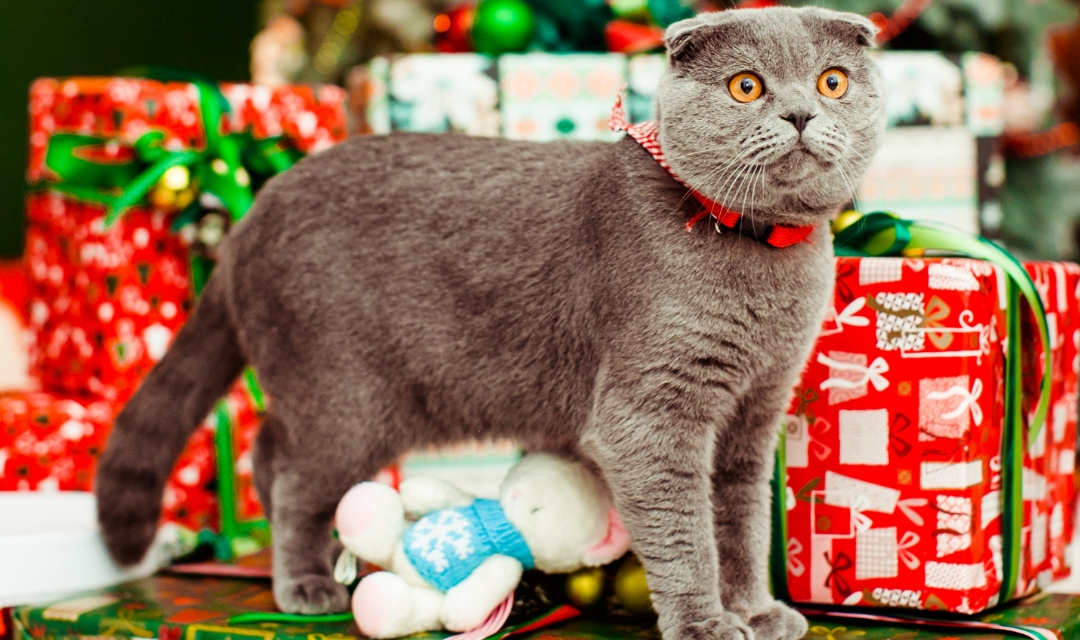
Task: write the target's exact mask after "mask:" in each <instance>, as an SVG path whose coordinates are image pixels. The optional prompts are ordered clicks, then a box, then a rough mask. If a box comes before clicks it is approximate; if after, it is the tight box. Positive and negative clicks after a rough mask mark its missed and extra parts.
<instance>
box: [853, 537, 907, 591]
mask: <svg viewBox="0 0 1080 640" xmlns="http://www.w3.org/2000/svg"><path fill="white" fill-rule="evenodd" d="M855 549H856V553H855V577H856V578H857V579H859V580H867V579H870V578H895V577H896V576H897V573H898V571H897V556H898V554H899V545H897V542H896V527H882V528H880V529H868V530H866V531H860V532H859V533H858V534H857V535H856V536H855Z"/></svg>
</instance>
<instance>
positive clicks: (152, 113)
mask: <svg viewBox="0 0 1080 640" xmlns="http://www.w3.org/2000/svg"><path fill="white" fill-rule="evenodd" d="M222 92H223V94H224V95H225V96H226V98H228V99H229V101H230V104H231V108H232V112H233V113H232V115H231V116H227V117H226V119H225V121H224V122H223V123H222V127H223V129H225V130H231V131H234V132H242V131H248V132H250V133H251V134H252V135H254V136H255V137H256V138H265V137H268V136H285V138H286V140H287V141H288V143H289V144H291V145H292V146H295V147H296V148H297V149H299V150H300V151H303V152H305V153H310V152H315V151H319V150H322V149H325V148H327V147H329V146H331V145H332V144H334V143H336V142H339V141H341V140H343V139H344V138H345V135H346V125H345V110H344V100H345V93H344V91H343V90H341V89H338V88H336V87H330V86H314V87H313V86H297V87H281V88H274V89H271V88H268V87H258V86H250V85H223V86H222ZM30 98H31V102H30V128H31V133H30V161H29V166H28V170H27V176H28V179H29V180H30V182H32V183H37V182H39V181H42V180H46V181H47V180H49V179H51V178H52V175H51V172H50V170H49V169H48V168H47V167H46V166H45V163H44V161H45V155H46V152H47V150H48V144H49V140H50V138H51V136H52V135H53V134H55V133H60V132H68V133H81V134H89V135H97V136H108V137H114V138H115V139H116V140H117V141H118V143H120V144H117V145H115V147H110V146H108V145H106V147H105V148H104V149H103V150H101V154H102V155H103V157H105V158H107V157H108V156H109V154H113V155H114V156H116V157H120V156H122V155H123V154H124V153H126V150H125V149H126V148H125V147H124V146H123V145H127V144H131V143H133V142H134V141H135V140H136V139H137V138H138V137H139V136H140V135H142V134H143V133H145V132H146V131H147V130H148V129H155V130H160V131H163V132H165V134H166V140H165V145H166V146H167V147H169V148H184V147H199V146H200V145H202V144H203V142H204V141H203V134H202V130H203V123H202V120H201V115H200V113H199V102H198V92H197V91H196V90H195V89H194V87H193V86H192V85H188V84H185V83H161V82H157V81H153V80H144V79H133V78H73V79H67V80H57V79H51V78H46V79H42V80H38V81H37V82H35V83H34V85H33V87H32V88H31V92H30ZM104 214H105V211H104V208H103V207H101V206H98V205H93V204H86V203H81V202H78V201H76V200H74V199H72V198H69V197H67V196H64V195H61V194H59V193H57V192H39V193H35V194H33V195H32V196H31V197H30V198H29V199H28V202H27V221H28V229H27V258H28V261H29V266H30V274H31V280H32V285H31V309H32V312H31V316H30V322H31V328H32V329H33V330H34V331H35V333H36V340H35V346H34V348H33V349H32V353H31V364H32V368H33V370H34V372H35V373H36V374H37V375H38V376H39V377H40V378H41V381H42V384H43V385H44V387H45V388H48V389H53V390H57V391H63V392H65V393H71V394H85V393H90V394H92V395H94V396H99V397H103V398H106V399H109V400H116V401H118V402H123V401H125V400H127V399H128V398H129V397H131V395H132V393H134V391H135V388H136V387H137V385H138V382H139V381H140V380H141V379H142V377H143V376H144V375H146V373H147V372H148V371H149V369H150V368H151V367H152V366H153V365H154V363H155V362H156V361H157V360H158V359H159V358H160V357H161V355H162V354H163V353H164V351H165V349H166V347H167V346H168V344H169V343H170V342H171V340H172V337H173V335H175V333H176V330H177V329H178V328H179V327H180V325H181V324H183V321H184V320H185V319H186V317H187V312H188V310H189V308H190V306H191V283H190V273H189V267H188V251H187V247H186V246H185V244H184V243H183V242H182V241H181V239H180V238H179V237H178V236H177V235H176V234H175V233H173V232H172V230H171V226H172V223H173V220H174V217H175V215H176V212H175V211H171V212H170V211H161V210H156V209H153V208H134V209H132V210H129V211H128V212H127V213H125V214H124V216H123V218H121V220H120V221H119V222H117V223H116V224H115V225H113V226H112V227H111V228H109V229H105V227H104V222H103V220H104Z"/></svg>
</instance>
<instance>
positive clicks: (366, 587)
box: [352, 573, 401, 638]
mask: <svg viewBox="0 0 1080 640" xmlns="http://www.w3.org/2000/svg"><path fill="white" fill-rule="evenodd" d="M380 575H381V574H378V573H373V574H371V575H369V576H368V577H366V578H364V579H363V580H361V581H360V584H358V585H357V586H356V591H354V592H353V597H352V610H353V617H354V618H356V626H357V627H359V628H360V633H363V634H364V635H365V636H367V637H369V638H382V637H384V636H383V635H382V630H383V627H384V626H386V613H387V612H386V604H387V602H386V598H385V597H383V589H382V588H381V587H383V586H385V585H381V584H379V583H380V582H383V580H380V578H379V576H380ZM398 602H401V600H398Z"/></svg>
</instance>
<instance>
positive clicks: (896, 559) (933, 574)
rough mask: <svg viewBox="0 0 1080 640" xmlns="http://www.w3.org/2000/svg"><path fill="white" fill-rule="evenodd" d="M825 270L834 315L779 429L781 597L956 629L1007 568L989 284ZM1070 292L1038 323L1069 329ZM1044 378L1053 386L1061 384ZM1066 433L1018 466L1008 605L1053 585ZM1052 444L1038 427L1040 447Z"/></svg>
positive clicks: (934, 273) (998, 287)
mask: <svg viewBox="0 0 1080 640" xmlns="http://www.w3.org/2000/svg"><path fill="white" fill-rule="evenodd" d="M836 264H837V286H836V290H835V295H834V304H833V306H832V308H831V309H830V312H829V314H828V317H827V319H826V322H825V324H824V326H823V329H822V333H821V334H820V337H819V339H818V343H817V345H816V347H815V350H814V352H813V354H812V355H811V357H810V360H809V361H808V363H807V366H806V370H805V372H804V374H803V378H802V381H801V383H800V386H799V387H798V389H797V390H796V397H795V399H794V401H793V403H792V406H791V409H790V411H789V414H790V415H789V416H788V418H787V420H786V423H785V430H786V438H785V441H786V505H785V506H786V508H787V535H788V537H787V577H788V590H789V592H790V595H791V597H792V599H793V600H795V601H796V602H806V603H823V604H841V603H845V604H851V605H861V606H894V607H909V608H919V609H939V610H949V611H955V612H960V613H972V612H976V611H981V610H983V609H986V608H987V607H990V606H993V604H995V603H996V602H997V599H998V594H999V592H1000V589H1001V582H1002V580H1003V577H1004V573H1005V571H1004V569H1005V567H1004V564H1003V563H1004V562H1007V561H1008V559H1007V555H1006V556H1005V557H1003V551H1005V550H1004V549H1003V535H1002V518H1001V515H1000V514H1001V510H1002V508H1003V505H1002V500H1001V496H1002V493H1001V489H1002V474H1001V464H1002V463H1001V460H1002V458H1001V456H1002V436H1003V433H1002V430H1003V416H1004V406H1003V405H1004V384H1003V381H1004V365H1005V358H1004V356H1005V350H1004V346H1003V341H1002V339H1003V338H1004V336H1005V326H1006V325H1005V307H1006V298H1005V279H1004V275H1003V273H1002V272H1001V270H1000V269H999V268H997V267H994V266H992V265H990V264H989V263H986V262H980V261H974V260H963V259H947V258H946V259H941V258H936V259H919V260H915V259H903V258H869V259H860V258H838V259H837V263H836ZM1047 268H1048V269H1049V270H1050V271H1055V270H1057V271H1063V272H1066V273H1073V272H1074V271H1075V270H1076V269H1077V268H1076V267H1074V266H1073V265H1068V266H1066V265H1061V266H1060V268H1058V267H1047ZM1028 269H1029V270H1036V271H1038V270H1039V269H1040V267H1038V266H1037V265H1029V266H1028ZM1055 273H1056V271H1055ZM1071 282H1072V286H1073V287H1074V289H1073V290H1070V293H1069V295H1068V296H1066V299H1065V301H1064V302H1063V304H1062V307H1061V310H1060V311H1058V308H1059V307H1057V306H1055V307H1054V309H1053V310H1054V311H1056V312H1057V313H1059V315H1061V316H1062V318H1061V320H1059V321H1058V323H1059V325H1061V326H1075V325H1076V324H1077V321H1078V319H1080V314H1078V313H1077V305H1076V295H1075V284H1076V279H1075V278H1074V279H1073V280H1072V281H1071ZM1067 286H1068V285H1067ZM1043 297H1044V299H1045V298H1046V296H1045V295H1044V296H1043ZM1054 303H1055V304H1056V303H1057V300H1055V301H1054ZM1049 306H1050V305H1048V308H1049ZM1026 335H1029V336H1030V335H1034V334H1033V333H1031V332H1030V331H1029V332H1028V333H1027V334H1026ZM1027 342H1029V343H1030V344H1025V346H1026V349H1025V356H1024V358H1025V361H1026V362H1029V363H1030V364H1029V366H1028V367H1026V369H1027V370H1028V371H1029V375H1028V376H1027V378H1026V381H1025V382H1026V383H1025V388H1026V390H1027V392H1026V395H1025V403H1026V405H1027V409H1028V411H1029V414H1030V411H1031V410H1033V409H1034V406H1035V403H1036V402H1037V396H1038V393H1037V389H1038V382H1039V378H1038V376H1039V373H1038V371H1039V369H1038V368H1037V367H1036V366H1035V363H1037V362H1038V360H1037V358H1038V357H1039V353H1038V347H1037V342H1038V341H1037V339H1033V340H1029V341H1027ZM1059 343H1061V346H1060V347H1057V346H1056V347H1055V349H1058V348H1060V349H1061V350H1062V356H1060V362H1062V363H1063V362H1064V359H1065V358H1064V354H1065V342H1064V341H1060V340H1059V341H1058V342H1056V343H1054V344H1055V345H1057V344H1059ZM1056 357H1058V356H1056ZM1059 364H1060V363H1059V361H1058V360H1055V369H1054V370H1055V379H1056V378H1057V377H1058V376H1059V374H1060V376H1061V377H1062V379H1063V380H1064V379H1065V378H1067V377H1068V376H1066V375H1065V373H1064V369H1063V368H1062V367H1061V366H1059ZM1069 366H1070V367H1071V366H1072V365H1071V364H1070V365H1069ZM1070 370H1071V369H1070ZM1071 375H1072V377H1073V379H1075V377H1076V376H1075V374H1074V373H1073V374H1071ZM1064 388H1065V386H1064V384H1060V385H1056V386H1055V387H1054V388H1053V389H1052V390H1053V391H1054V394H1055V395H1054V396H1053V397H1052V400H1051V402H1052V405H1051V406H1055V405H1054V403H1058V404H1059V405H1061V406H1063V407H1065V405H1064V404H1062V403H1067V402H1068V400H1067V399H1063V398H1064V395H1063V390H1064ZM1073 388H1074V389H1075V385H1074V387H1073ZM1074 406H1075V405H1074ZM1066 408H1067V407H1066ZM1060 415H1064V413H1062V414H1060ZM1048 422H1049V421H1048ZM1073 425H1074V426H1073V429H1072V431H1071V432H1070V431H1069V430H1068V426H1067V424H1066V426H1065V428H1064V430H1061V437H1060V438H1057V439H1053V446H1054V447H1056V449H1054V451H1055V453H1053V456H1054V463H1053V465H1052V466H1050V465H1049V464H1048V463H1047V460H1048V459H1049V458H1050V457H1051V456H1050V455H1047V453H1049V449H1050V448H1051V447H1049V446H1047V447H1046V449H1047V453H1040V452H1039V451H1038V445H1037V446H1036V448H1035V449H1033V450H1032V451H1029V452H1027V456H1026V459H1025V460H1026V461H1025V467H1026V468H1027V470H1026V471H1024V474H1025V476H1024V479H1025V487H1026V490H1025V492H1024V493H1025V500H1024V501H1023V502H1022V503H1021V504H1017V505H1015V507H1014V508H1016V509H1018V510H1020V511H1022V512H1023V514H1024V518H1025V521H1024V528H1023V532H1024V533H1023V536H1022V537H1023V540H1022V541H1018V543H1017V544H1020V545H1021V550H1022V553H1021V558H1020V567H1019V575H1018V576H1017V594H1018V595H1019V594H1023V593H1026V592H1028V591H1029V590H1031V589H1034V588H1035V587H1036V585H1037V584H1040V583H1043V582H1046V581H1047V580H1048V579H1049V578H1050V576H1052V575H1054V574H1055V573H1056V575H1058V576H1061V575H1065V574H1066V573H1067V571H1068V569H1067V567H1066V566H1065V563H1064V542H1065V541H1066V540H1067V539H1068V534H1067V533H1066V529H1068V528H1069V527H1067V526H1064V523H1066V522H1071V519H1072V504H1073V502H1072V500H1073V496H1072V494H1071V493H1069V492H1067V491H1066V490H1065V488H1064V474H1063V473H1062V471H1063V469H1062V468H1061V467H1062V465H1061V464H1060V461H1061V460H1064V459H1065V458H1066V450H1067V451H1068V452H1070V453H1071V451H1072V448H1073V444H1074V443H1075V418H1073ZM1052 433H1053V430H1052V428H1051V425H1050V424H1049V423H1048V424H1047V426H1046V427H1044V434H1052ZM1046 437H1048V436H1047V435H1042V436H1040V439H1042V438H1046ZM1070 438H1071V439H1070ZM1069 473H1070V476H1069V480H1070V482H1071V470H1070V471H1069ZM1039 477H1043V478H1045V479H1046V480H1045V482H1044V483H1043V485H1040V484H1039V481H1038V478H1039ZM1040 486H1046V487H1047V489H1046V490H1045V491H1037V490H1035V489H1036V488H1038V487H1040ZM1055 511H1056V513H1057V514H1058V515H1057V516H1054V515H1053V514H1054V513H1055ZM1051 520H1054V523H1055V524H1054V526H1051V524H1050V522H1051ZM1033 525H1034V526H1033ZM1058 525H1062V526H1058ZM1051 529H1053V532H1054V534H1056V536H1052V535H1051ZM1033 536H1034V537H1033Z"/></svg>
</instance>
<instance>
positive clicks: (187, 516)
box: [0, 385, 260, 531]
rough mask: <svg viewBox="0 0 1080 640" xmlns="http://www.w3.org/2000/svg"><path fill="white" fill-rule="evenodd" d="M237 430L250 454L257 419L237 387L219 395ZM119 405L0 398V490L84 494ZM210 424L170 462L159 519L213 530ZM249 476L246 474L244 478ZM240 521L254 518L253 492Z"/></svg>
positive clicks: (40, 396)
mask: <svg viewBox="0 0 1080 640" xmlns="http://www.w3.org/2000/svg"><path fill="white" fill-rule="evenodd" d="M226 400H227V403H228V407H229V412H230V415H231V417H232V420H233V423H234V425H235V426H236V433H238V434H244V436H245V438H243V439H238V441H239V442H244V443H245V446H244V449H243V450H242V451H241V454H240V455H241V457H243V456H248V457H250V453H249V450H250V442H251V439H250V437H251V434H252V433H253V432H254V431H255V430H256V429H257V427H258V423H259V416H258V415H257V413H256V412H255V408H254V406H253V405H252V403H251V400H250V398H249V396H248V395H247V393H246V392H245V391H244V390H243V388H242V387H241V386H240V385H236V386H235V387H234V388H233V389H232V390H231V391H230V393H229V395H228V397H227V398H226ZM120 408H121V405H119V404H117V403H115V402H110V401H107V400H87V399H86V398H85V397H77V396H66V395H61V394H53V393H45V392H36V393H16V394H6V395H0V425H2V426H0V491H91V490H92V489H93V478H94V468H95V466H96V464H97V457H98V454H99V453H100V452H101V451H102V449H103V448H104V446H105V440H106V438H107V437H108V435H109V430H110V429H111V428H112V422H113V418H114V417H115V415H116V414H117V413H118V412H119V410H120ZM215 428H216V424H215V420H214V419H213V417H209V418H207V420H206V421H204V422H203V424H202V425H200V426H199V428H198V429H197V430H196V431H195V434H194V435H193V436H192V438H191V440H190V441H189V442H188V445H187V448H185V449H184V452H183V453H182V454H181V455H180V458H179V460H177V462H176V465H175V467H174V468H173V473H172V475H171V476H170V478H169V481H168V482H167V483H166V486H165V494H164V499H163V503H162V504H163V515H162V519H163V521H167V522H173V523H176V524H179V525H182V526H184V527H186V528H188V529H190V530H192V531H200V530H202V529H210V530H216V529H217V527H218V499H217V494H216V478H217V468H216V464H217V463H216V460H217V459H216V457H215V454H214V433H215ZM248 475H250V474H248ZM245 509H246V511H245V514H246V517H257V516H258V515H259V513H260V511H259V508H258V501H257V498H256V497H255V496H254V494H253V493H252V494H251V495H249V496H248V499H247V503H246V505H245Z"/></svg>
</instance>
